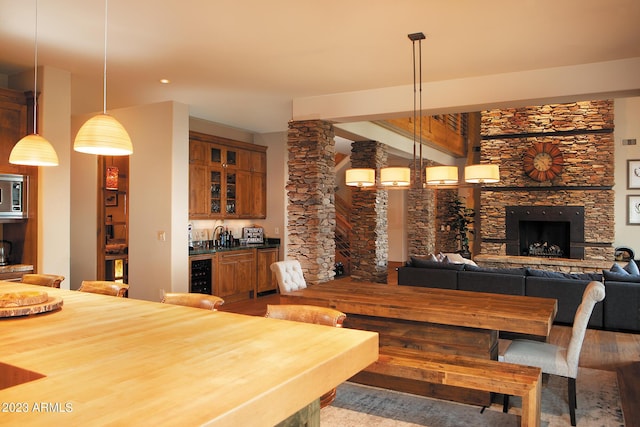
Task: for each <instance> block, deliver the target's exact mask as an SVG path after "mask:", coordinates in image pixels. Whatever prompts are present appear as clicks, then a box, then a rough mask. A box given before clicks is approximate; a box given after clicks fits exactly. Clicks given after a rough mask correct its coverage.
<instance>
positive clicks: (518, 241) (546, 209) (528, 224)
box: [505, 206, 584, 259]
mask: <svg viewBox="0 0 640 427" xmlns="http://www.w3.org/2000/svg"><path fill="white" fill-rule="evenodd" d="M505 218H506V224H505V229H506V236H507V239H506V252H507V255H521V256H535V257H548V258H572V259H583V258H584V207H583V206H562V207H560V206H507V207H506V215H505Z"/></svg>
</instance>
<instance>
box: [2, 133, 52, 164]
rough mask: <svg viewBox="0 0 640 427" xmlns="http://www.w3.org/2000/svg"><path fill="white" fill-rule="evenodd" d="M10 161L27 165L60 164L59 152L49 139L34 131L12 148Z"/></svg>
mask: <svg viewBox="0 0 640 427" xmlns="http://www.w3.org/2000/svg"><path fill="white" fill-rule="evenodd" d="M9 163H11V164H14V165H26V166H58V164H59V161H58V154H56V150H54V148H53V146H52V145H51V143H50V142H49V141H47V140H46V139H44V138H43V137H41V136H40V135H38V134H35V133H32V134H31V135H27V136H25V137H24V138H22V139H21V140H20V141H18V142H17V144H16V145H15V146H14V147H13V149H12V150H11V154H10V155H9Z"/></svg>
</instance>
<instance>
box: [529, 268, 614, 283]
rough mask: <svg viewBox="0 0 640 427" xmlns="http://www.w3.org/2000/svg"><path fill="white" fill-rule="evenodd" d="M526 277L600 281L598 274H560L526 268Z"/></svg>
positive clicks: (600, 275) (600, 277) (558, 272)
mask: <svg viewBox="0 0 640 427" xmlns="http://www.w3.org/2000/svg"><path fill="white" fill-rule="evenodd" d="M526 270H527V276H533V277H548V278H551V279H573V280H597V281H598V282H601V281H602V274H600V273H562V272H560V271H548V270H536V269H535V268H527V269H526Z"/></svg>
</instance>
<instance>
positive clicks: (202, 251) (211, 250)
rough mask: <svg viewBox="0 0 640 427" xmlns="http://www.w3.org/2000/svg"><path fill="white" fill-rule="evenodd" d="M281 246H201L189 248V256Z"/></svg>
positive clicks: (270, 244)
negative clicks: (199, 247)
mask: <svg viewBox="0 0 640 427" xmlns="http://www.w3.org/2000/svg"><path fill="white" fill-rule="evenodd" d="M278 247H280V244H279V243H255V244H248V245H237V246H231V247H230V248H226V247H224V248H221V247H214V248H201V249H191V248H190V249H189V256H192V255H207V254H215V253H218V252H230V251H242V250H246V249H269V248H278Z"/></svg>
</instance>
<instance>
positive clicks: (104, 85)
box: [102, 0, 109, 114]
mask: <svg viewBox="0 0 640 427" xmlns="http://www.w3.org/2000/svg"><path fill="white" fill-rule="evenodd" d="M108 6H109V0H104V70H103V74H102V76H103V78H102V80H103V83H102V92H103V93H102V95H103V97H102V98H103V101H102V112H103V113H104V114H107V13H108Z"/></svg>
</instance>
